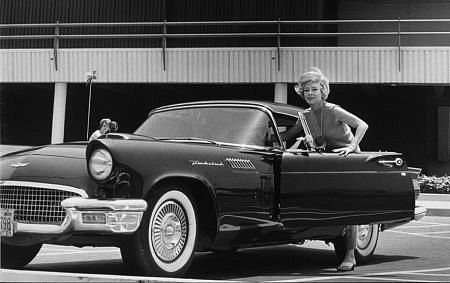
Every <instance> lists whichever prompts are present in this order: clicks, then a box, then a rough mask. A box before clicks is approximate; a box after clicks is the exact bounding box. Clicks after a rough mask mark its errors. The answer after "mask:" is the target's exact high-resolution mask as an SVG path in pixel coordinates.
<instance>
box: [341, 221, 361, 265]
mask: <svg viewBox="0 0 450 283" xmlns="http://www.w3.org/2000/svg"><path fill="white" fill-rule="evenodd" d="M357 232H358V226H356V225H348V226H347V227H345V233H344V238H345V243H346V246H347V249H346V250H345V256H344V259H343V260H342V262H341V264H340V265H339V266H338V267H337V270H338V271H351V270H353V269H354V267H355V265H356V258H355V249H356V240H357V237H358V235H357Z"/></svg>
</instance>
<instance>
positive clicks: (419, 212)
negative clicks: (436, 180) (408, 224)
mask: <svg viewBox="0 0 450 283" xmlns="http://www.w3.org/2000/svg"><path fill="white" fill-rule="evenodd" d="M426 214H427V209H426V208H425V207H423V206H416V209H414V220H416V221H417V220H419V219H421V218H422V217H424V216H425V215H426Z"/></svg>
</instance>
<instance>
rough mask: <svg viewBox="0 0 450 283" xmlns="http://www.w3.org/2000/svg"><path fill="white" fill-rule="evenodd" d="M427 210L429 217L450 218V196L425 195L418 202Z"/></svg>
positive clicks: (420, 196)
mask: <svg viewBox="0 0 450 283" xmlns="http://www.w3.org/2000/svg"><path fill="white" fill-rule="evenodd" d="M416 204H417V205H418V206H423V207H425V208H426V209H427V216H450V194H423V193H421V194H420V195H419V198H418V199H417V201H416Z"/></svg>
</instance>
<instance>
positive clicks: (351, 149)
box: [333, 145, 355, 156]
mask: <svg viewBox="0 0 450 283" xmlns="http://www.w3.org/2000/svg"><path fill="white" fill-rule="evenodd" d="M354 151H355V147H354V146H352V145H349V146H346V147H341V148H336V149H333V152H336V153H338V154H339V155H343V156H347V155H348V154H349V153H352V152H354Z"/></svg>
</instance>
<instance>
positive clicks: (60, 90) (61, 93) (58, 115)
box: [52, 83, 67, 143]
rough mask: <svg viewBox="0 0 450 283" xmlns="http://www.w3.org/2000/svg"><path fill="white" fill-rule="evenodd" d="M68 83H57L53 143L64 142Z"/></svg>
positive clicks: (54, 101)
mask: <svg viewBox="0 0 450 283" xmlns="http://www.w3.org/2000/svg"><path fill="white" fill-rule="evenodd" d="M66 97H67V83H55V94H54V100H53V122H52V143H62V142H64V122H65V118H66Z"/></svg>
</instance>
